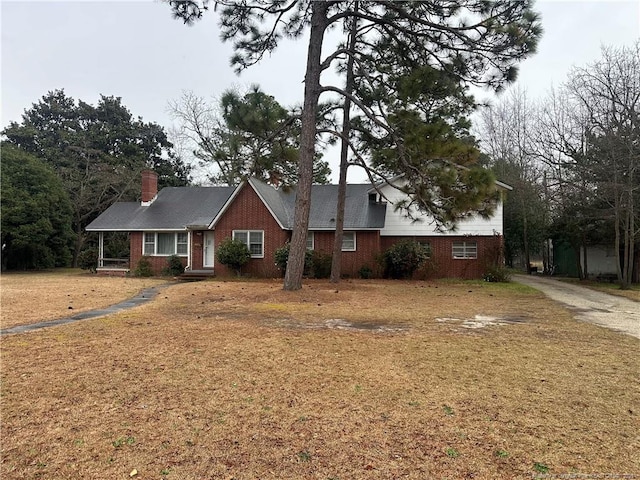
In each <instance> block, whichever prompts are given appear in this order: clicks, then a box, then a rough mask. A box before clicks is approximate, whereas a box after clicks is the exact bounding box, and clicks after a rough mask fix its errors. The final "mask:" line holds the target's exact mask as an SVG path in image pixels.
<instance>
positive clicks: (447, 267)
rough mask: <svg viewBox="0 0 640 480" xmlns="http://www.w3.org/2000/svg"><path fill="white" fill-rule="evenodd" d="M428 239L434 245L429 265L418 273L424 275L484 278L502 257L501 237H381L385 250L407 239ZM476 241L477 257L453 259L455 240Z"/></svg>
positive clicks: (423, 276)
mask: <svg viewBox="0 0 640 480" xmlns="http://www.w3.org/2000/svg"><path fill="white" fill-rule="evenodd" d="M406 238H413V239H414V240H418V241H424V242H429V244H430V246H431V261H430V264H429V265H428V266H427V267H425V268H424V269H422V270H421V271H420V272H418V273H417V274H416V277H417V278H418V277H422V278H465V279H474V278H482V275H483V274H484V273H485V271H486V269H487V266H488V265H489V264H491V263H492V262H495V261H496V259H501V258H502V257H501V252H502V248H501V247H502V237H500V236H497V237H486V236H485V237H481V236H474V237H470V236H464V237H437V236H434V237H382V249H383V251H384V250H386V249H388V248H389V247H391V246H392V245H393V244H394V243H396V242H398V241H400V240H403V239H406ZM457 241H465V242H477V243H478V258H477V259H454V258H453V252H452V247H453V242H457Z"/></svg>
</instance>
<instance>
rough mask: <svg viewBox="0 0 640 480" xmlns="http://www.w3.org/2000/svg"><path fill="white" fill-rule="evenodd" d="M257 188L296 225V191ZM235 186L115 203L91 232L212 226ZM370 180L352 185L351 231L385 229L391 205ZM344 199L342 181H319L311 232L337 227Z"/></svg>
mask: <svg viewBox="0 0 640 480" xmlns="http://www.w3.org/2000/svg"><path fill="white" fill-rule="evenodd" d="M249 183H250V185H251V186H252V187H253V188H254V189H255V190H256V192H257V193H258V195H259V196H260V197H261V198H262V199H263V201H264V202H265V204H266V205H267V206H268V208H269V209H270V210H271V211H272V212H273V214H274V216H275V217H276V219H277V220H278V221H279V223H280V224H281V225H282V226H283V227H284V228H285V229H287V230H290V229H292V228H293V223H294V221H293V220H294V211H295V189H286V190H283V189H275V188H273V187H272V186H270V185H267V184H266V183H264V182H262V181H259V180H256V179H253V178H252V179H251V180H250V181H249ZM234 190H235V188H234V187H169V188H164V189H162V190H161V191H160V193H158V197H157V198H156V200H155V201H154V202H153V203H151V205H149V206H141V205H140V204H139V203H134V202H122V203H116V204H114V205H112V206H111V207H109V208H108V209H107V210H106V211H105V212H104V213H102V215H100V216H99V217H98V218H96V219H95V220H94V221H93V222H91V223H90V224H89V225H88V226H87V228H86V230H87V231H101V230H102V231H116V230H117V231H140V230H184V229H185V228H187V227H189V226H191V227H199V228H202V229H204V228H206V226H207V225H209V224H210V223H211V222H212V221H213V219H214V218H215V217H216V216H217V215H218V213H220V210H221V209H222V207H223V206H224V205H225V203H226V202H227V201H228V200H229V198H230V197H231V195H232V194H233V192H234ZM370 190H371V185H370V184H359V185H355V184H352V185H348V186H347V198H346V206H345V224H344V228H345V229H347V230H362V229H380V228H383V227H384V219H385V209H386V205H384V204H379V203H378V204H376V203H369V198H368V192H369V191H370ZM337 200H338V186H337V185H314V186H313V188H312V191H311V211H310V216H309V229H310V230H333V229H334V228H335V216H336V207H337Z"/></svg>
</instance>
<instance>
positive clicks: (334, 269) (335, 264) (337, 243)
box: [329, 2, 358, 283]
mask: <svg viewBox="0 0 640 480" xmlns="http://www.w3.org/2000/svg"><path fill="white" fill-rule="evenodd" d="M355 10H356V11H357V10H358V3H357V2H356V4H355ZM352 22H353V23H352V24H351V33H350V35H349V51H350V52H352V53H353V51H354V49H355V44H356V34H357V29H358V21H357V18H355V17H354V18H353V19H352ZM345 91H346V92H347V93H348V94H351V93H352V92H353V55H350V56H349V58H348V59H347V79H346V83H345ZM350 111H351V99H350V98H349V97H345V98H344V105H343V106H342V132H341V133H342V144H341V149H340V179H339V181H338V205H337V208H336V210H337V211H336V231H335V235H334V239H333V256H332V258H331V276H330V278H329V281H330V282H331V283H339V282H340V277H341V276H342V237H343V233H344V207H345V197H346V196H347V167H348V164H347V160H348V157H349V143H348V138H349V132H350V131H351V115H350Z"/></svg>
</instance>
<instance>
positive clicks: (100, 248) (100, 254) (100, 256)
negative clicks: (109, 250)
mask: <svg viewBox="0 0 640 480" xmlns="http://www.w3.org/2000/svg"><path fill="white" fill-rule="evenodd" d="M102 267H104V232H99V233H98V268H102Z"/></svg>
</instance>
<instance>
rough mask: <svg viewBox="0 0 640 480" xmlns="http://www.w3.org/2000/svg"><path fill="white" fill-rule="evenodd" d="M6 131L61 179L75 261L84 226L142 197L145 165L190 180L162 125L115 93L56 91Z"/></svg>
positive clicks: (164, 179) (164, 180) (164, 176)
mask: <svg viewBox="0 0 640 480" xmlns="http://www.w3.org/2000/svg"><path fill="white" fill-rule="evenodd" d="M2 133H3V135H4V136H5V137H6V140H7V142H8V143H10V144H12V145H15V146H17V147H20V148H21V149H22V150H24V151H26V152H28V153H30V154H32V155H34V156H36V157H38V158H39V159H40V160H41V161H43V162H44V163H45V164H47V165H49V166H50V167H51V168H52V170H53V171H54V172H55V174H56V175H57V176H58V177H59V178H60V180H61V181H62V185H63V186H64V189H65V190H66V192H67V195H68V197H69V200H70V201H71V206H72V210H73V229H74V232H75V238H76V241H75V245H74V248H73V265H74V266H77V259H78V255H79V254H80V251H81V250H82V248H83V245H84V242H85V239H86V234H85V231H84V228H85V226H86V225H87V224H88V223H90V222H91V221H92V220H93V219H94V218H96V217H97V216H98V215H99V214H100V213H102V212H103V211H104V210H105V209H106V208H107V207H109V206H110V205H111V204H113V203H114V202H116V201H119V200H135V199H137V198H139V195H140V182H141V180H140V175H139V172H141V171H142V170H143V169H145V168H153V169H154V170H156V171H157V172H158V174H159V186H160V187H163V186H165V185H171V186H178V185H185V184H186V183H187V182H188V176H189V170H190V169H189V166H187V165H185V164H184V163H183V162H182V160H181V159H180V158H178V157H176V156H175V154H174V153H173V151H172V144H171V143H170V142H169V141H168V140H167V137H166V135H165V133H164V130H163V129H162V127H160V126H159V125H157V124H154V123H144V122H143V121H142V120H141V119H134V118H133V116H132V115H131V113H130V112H129V110H128V109H127V108H126V107H125V106H124V105H122V101H121V99H120V98H117V97H106V96H101V97H100V100H99V102H98V104H97V106H95V107H94V106H93V105H90V104H88V103H85V102H83V101H82V100H80V101H79V102H77V103H76V101H75V100H74V99H73V98H71V97H68V96H67V95H66V94H65V93H64V91H63V90H56V91H52V92H49V93H47V94H46V95H44V96H43V97H42V99H41V100H40V101H39V102H38V103H35V104H33V105H32V107H31V108H30V109H28V110H26V111H25V113H24V114H23V116H22V122H21V123H17V122H12V123H11V124H10V125H9V126H8V127H7V128H6V129H5V130H4V131H3V132H2Z"/></svg>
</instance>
